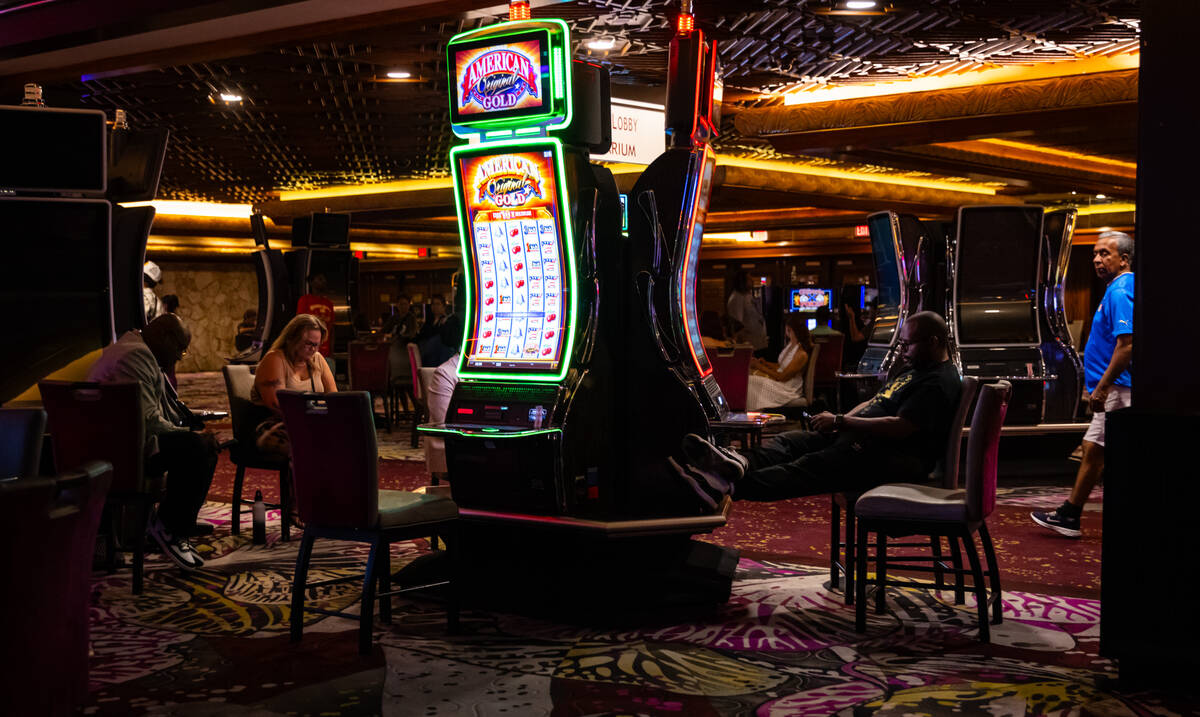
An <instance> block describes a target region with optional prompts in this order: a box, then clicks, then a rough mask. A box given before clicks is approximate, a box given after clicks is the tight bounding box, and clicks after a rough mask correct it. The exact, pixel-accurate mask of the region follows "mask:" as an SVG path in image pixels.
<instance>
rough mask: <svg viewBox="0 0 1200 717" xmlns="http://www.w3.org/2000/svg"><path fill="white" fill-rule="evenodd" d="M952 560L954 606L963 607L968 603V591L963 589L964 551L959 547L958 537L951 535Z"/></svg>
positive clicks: (949, 537)
mask: <svg viewBox="0 0 1200 717" xmlns="http://www.w3.org/2000/svg"><path fill="white" fill-rule="evenodd" d="M946 539H947V540H949V541H950V558H951V560H953V561H954V604H955V605H962V604H963V603H965V602H966V601H967V596H966V590H965V589H964V588H963V562H962V551H961V550H960V549H959V547H958V536H956V535H949V536H946Z"/></svg>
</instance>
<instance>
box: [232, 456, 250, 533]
mask: <svg viewBox="0 0 1200 717" xmlns="http://www.w3.org/2000/svg"><path fill="white" fill-rule="evenodd" d="M245 482H246V467H245V466H238V467H237V472H235V473H234V474H233V514H232V515H231V516H230V518H229V531H230V532H231V533H233V534H234V535H241V533H242V485H243V484H244V483H245Z"/></svg>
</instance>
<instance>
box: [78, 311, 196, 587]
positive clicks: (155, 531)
mask: <svg viewBox="0 0 1200 717" xmlns="http://www.w3.org/2000/svg"><path fill="white" fill-rule="evenodd" d="M191 340H192V335H191V333H190V332H189V331H188V330H187V327H185V326H184V325H183V322H182V321H180V320H179V317H178V316H175V315H174V314H163V315H162V316H159V317H158V318H156V319H154V320H153V321H151V322H150V323H149V324H147V325H146V328H145V329H143V330H142V331H141V332H138V331H127V332H125V334H124V335H122V336H121V338H120V339H118V340H117V341H116V342H115V343H112V344H109V345H108V346H106V347H104V351H103V352H101V354H100V358H99V359H97V360H96V363H95V364H94V365H93V366H92V368H91V370H90V371H89V372H88V380H89V381H96V382H99V383H112V382H116V381H136V382H137V383H138V385H139V387H140V389H141V390H140V395H141V404H142V416H143V418H144V420H145V424H146V464H145V472H146V475H148V476H153V475H161V474H162V473H164V472H165V473H166V474H167V483H166V493H165V495H164V496H163V499H162V502H161V503H160V504H159V506H158V513H157V515H156V516H155V518H154V519H153V520H152V521H151V525H150V536H151V537H153V538H154V540H155V541H156V542H157V543H158V545H159V547H160V548H162V551H163V552H164V553H166V554H167V555H168V556H169V557H170V558H171V559H172V560H173V561H175V563H176V564H177V565H179V567H181V568H183V569H184V570H195V569H197V568H200V567H202V566H203V565H204V561H203V560H202V559H201V558H200V555H199V554H198V553H197V552H196V550H195V549H194V548H193V547H192V546H191V544H190V543H188V541H187V536H188V535H190V534H191V533H192V532H193V530H194V529H195V526H196V515H197V514H198V513H199V512H200V506H202V505H203V504H204V498H205V497H206V496H207V495H208V487H209V484H211V483H212V478H213V471H214V470H215V469H216V467H217V441H216V437H215V436H214V435H213V434H212V433H210V432H207V431H205V432H200V433H194V432H193V431H192V429H198V428H200V427H201V426H202V425H203V424H201V423H200V421H199V420H197V419H196V418H195V417H194V416H192V415H191V413H190V412H189V411H188V410H187V408H186V407H185V406H183V404H181V403H180V402H179V399H178V398H177V397H176V394H175V391H174V389H172V388H171V387H170V385H169V384H168V383H167V380H166V376H165V375H164V374H163V370H162V367H163V366H165V365H174V363H175V362H177V361H179V359H180V358H182V357H183V355H184V354H185V353H187V347H188V344H190V343H191Z"/></svg>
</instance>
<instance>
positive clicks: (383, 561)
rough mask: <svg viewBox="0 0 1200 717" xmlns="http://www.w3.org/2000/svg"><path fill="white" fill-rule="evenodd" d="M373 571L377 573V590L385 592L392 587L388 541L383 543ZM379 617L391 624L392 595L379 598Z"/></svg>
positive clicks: (390, 553) (390, 551) (390, 547)
mask: <svg viewBox="0 0 1200 717" xmlns="http://www.w3.org/2000/svg"><path fill="white" fill-rule="evenodd" d="M375 572H377V573H378V574H379V592H381V593H386V592H388V591H389V590H391V589H392V546H391V544H389V543H384V544H383V550H381V551H380V553H379V560H378V563H377V566H376V568H375ZM379 619H380V620H383V621H384V622H385V623H387V624H389V625H390V624H392V596H391V595H384V596H383V597H381V598H379Z"/></svg>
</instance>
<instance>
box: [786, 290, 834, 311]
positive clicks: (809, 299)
mask: <svg viewBox="0 0 1200 717" xmlns="http://www.w3.org/2000/svg"><path fill="white" fill-rule="evenodd" d="M829 305H830V290H829V289H792V311H805V312H809V311H816V310H817V309H819V308H821V307H822V306H829Z"/></svg>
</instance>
